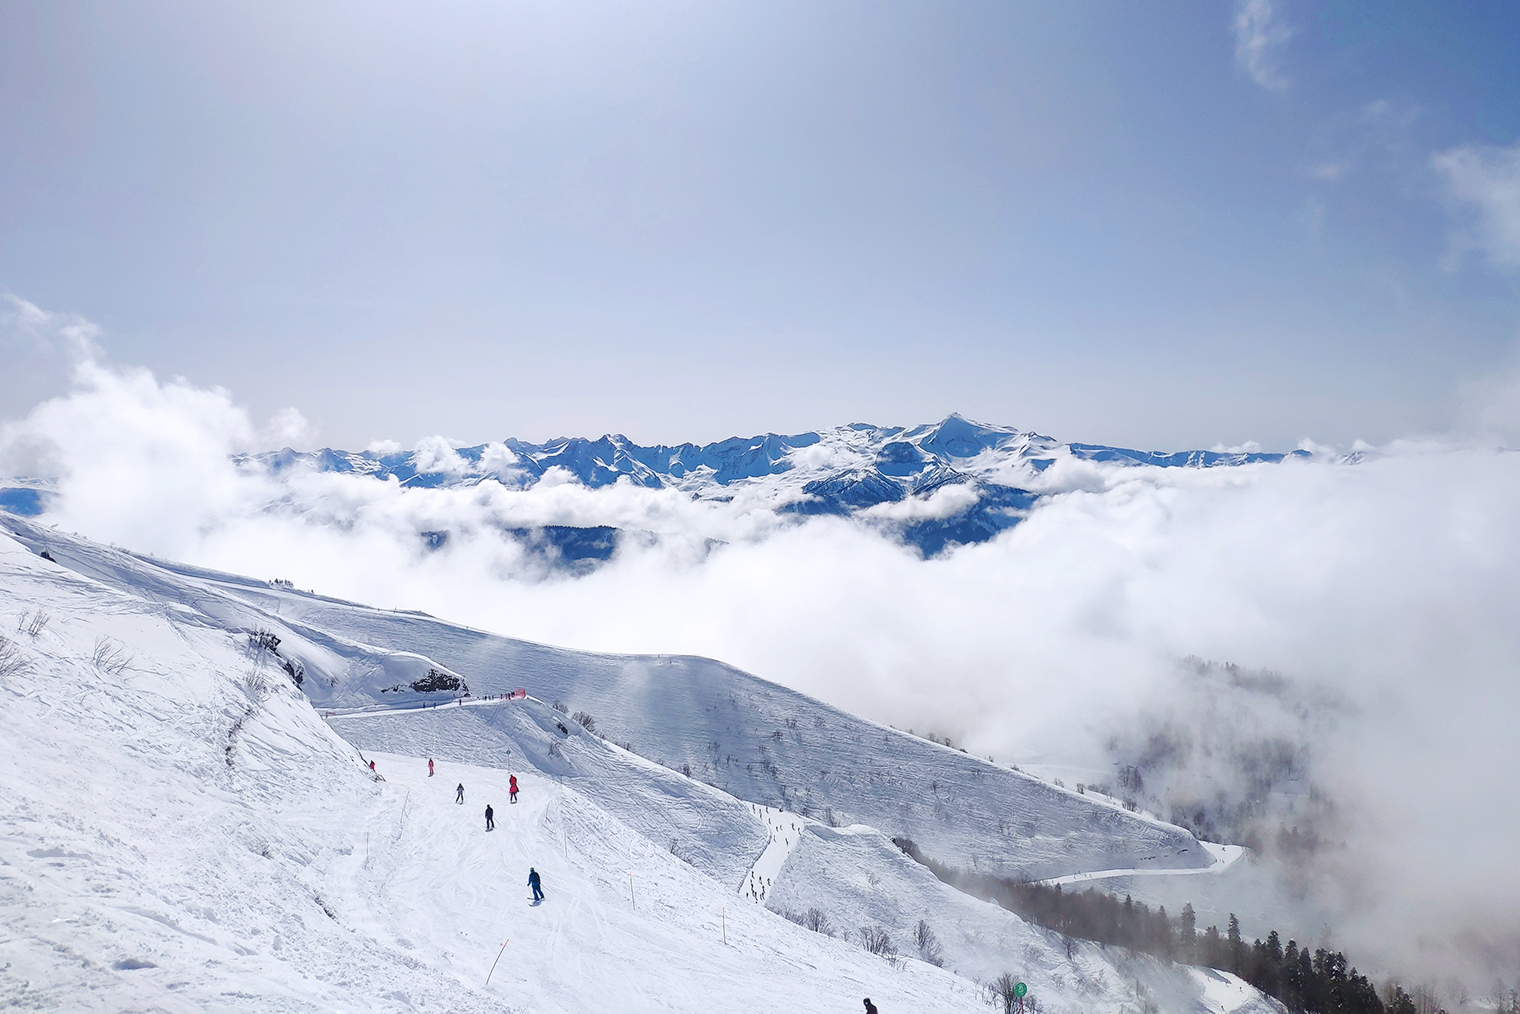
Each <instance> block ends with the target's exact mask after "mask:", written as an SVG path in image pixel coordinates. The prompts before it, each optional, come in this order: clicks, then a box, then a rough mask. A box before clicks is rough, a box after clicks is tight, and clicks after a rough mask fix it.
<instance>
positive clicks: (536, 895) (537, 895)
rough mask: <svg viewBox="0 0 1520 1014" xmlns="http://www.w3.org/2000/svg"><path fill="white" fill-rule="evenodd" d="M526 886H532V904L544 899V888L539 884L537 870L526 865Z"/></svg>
mask: <svg viewBox="0 0 1520 1014" xmlns="http://www.w3.org/2000/svg"><path fill="white" fill-rule="evenodd" d="M528 886H529V887H531V888H533V904H535V905H537V904H538V903H539V902H541V901H543V900H544V890H543V888H542V887H540V886H539V881H538V871H537V870H535V869H534V868H533V867H531V866H530V867H528Z"/></svg>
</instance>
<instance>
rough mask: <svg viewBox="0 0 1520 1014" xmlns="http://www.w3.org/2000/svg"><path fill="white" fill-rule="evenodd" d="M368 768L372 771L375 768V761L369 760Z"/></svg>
mask: <svg viewBox="0 0 1520 1014" xmlns="http://www.w3.org/2000/svg"><path fill="white" fill-rule="evenodd" d="M369 769H370V770H371V771H373V770H375V762H374V761H370V762H369Z"/></svg>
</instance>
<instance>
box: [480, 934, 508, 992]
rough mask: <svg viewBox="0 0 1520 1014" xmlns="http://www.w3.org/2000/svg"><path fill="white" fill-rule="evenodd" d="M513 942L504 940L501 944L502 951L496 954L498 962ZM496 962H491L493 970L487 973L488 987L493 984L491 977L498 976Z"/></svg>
mask: <svg viewBox="0 0 1520 1014" xmlns="http://www.w3.org/2000/svg"><path fill="white" fill-rule="evenodd" d="M511 942H512V941H510V940H503V941H502V942H501V950H500V951H497V952H496V961H500V960H501V955H502V952H503V951H505V950H506V949H507V944H510V943H511ZM496 961H493V962H491V970H490V971H489V972H487V973H486V985H487V986H489V985H490V984H491V976H493V975H495V974H496Z"/></svg>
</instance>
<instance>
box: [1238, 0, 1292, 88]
mask: <svg viewBox="0 0 1520 1014" xmlns="http://www.w3.org/2000/svg"><path fill="white" fill-rule="evenodd" d="M1292 37H1293V31H1292V30H1291V29H1289V28H1288V27H1287V26H1286V25H1284V24H1282V22H1281V21H1280V20H1279V19H1278V17H1277V12H1276V10H1275V9H1274V7H1273V4H1272V0H1242V2H1241V4H1240V6H1239V7H1238V8H1237V9H1236V11H1235V63H1236V65H1237V66H1239V67H1240V69H1241V70H1243V71H1245V72H1246V74H1247V75H1248V76H1249V77H1250V78H1251V80H1252V81H1255V82H1256V83H1257V84H1258V85H1260V86H1261V87H1263V88H1265V89H1267V90H1268V91H1282V90H1283V89H1285V88H1287V87H1288V85H1289V83H1290V82H1289V81H1288V78H1287V77H1285V76H1284V75H1283V74H1282V72H1281V71H1280V70H1279V69H1278V66H1277V59H1278V50H1279V49H1280V48H1281V47H1282V46H1283V44H1284V43H1286V42H1287V41H1288V40H1289V39H1291V38H1292Z"/></svg>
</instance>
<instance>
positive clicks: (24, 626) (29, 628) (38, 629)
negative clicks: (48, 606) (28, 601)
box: [16, 609, 53, 637]
mask: <svg viewBox="0 0 1520 1014" xmlns="http://www.w3.org/2000/svg"><path fill="white" fill-rule="evenodd" d="M51 622H53V618H52V617H51V616H49V615H48V614H47V613H45V612H43V611H42V610H41V609H38V610H35V611H32V610H28V611H27V612H24V613H22V614H21V619H20V620H19V621H18V622H17V623H16V629H17V630H18V631H20V632H21V633H23V634H25V635H26V636H27V637H38V636H40V635H41V634H42V632H43V631H44V630H46V629H47V628H48V624H49V623H51Z"/></svg>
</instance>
